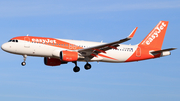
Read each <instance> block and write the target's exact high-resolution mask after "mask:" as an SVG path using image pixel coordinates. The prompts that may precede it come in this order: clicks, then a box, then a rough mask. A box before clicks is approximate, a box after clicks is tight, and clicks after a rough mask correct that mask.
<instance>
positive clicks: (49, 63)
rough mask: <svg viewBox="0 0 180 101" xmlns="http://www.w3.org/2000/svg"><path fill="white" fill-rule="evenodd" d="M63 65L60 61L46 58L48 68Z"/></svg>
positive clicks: (45, 62)
mask: <svg viewBox="0 0 180 101" xmlns="http://www.w3.org/2000/svg"><path fill="white" fill-rule="evenodd" d="M61 63H62V62H61V60H60V59H56V58H48V57H44V64H45V65H47V66H59V65H61Z"/></svg>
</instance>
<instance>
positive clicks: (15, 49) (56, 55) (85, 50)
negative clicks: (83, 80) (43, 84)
mask: <svg viewBox="0 0 180 101" xmlns="http://www.w3.org/2000/svg"><path fill="white" fill-rule="evenodd" d="M168 23H169V22H168V21H160V22H159V23H158V24H157V25H156V26H155V27H154V29H153V30H152V31H151V32H150V33H149V34H148V35H147V36H146V37H145V38H144V39H143V41H141V42H140V43H139V44H137V45H124V44H121V43H123V42H126V41H128V40H130V39H132V38H133V36H134V34H135V32H136V30H137V28H138V27H136V28H135V29H134V30H133V31H132V32H131V33H130V35H129V36H128V37H126V38H124V39H121V40H118V41H114V42H111V43H103V42H90V41H78V40H69V39H57V38H47V37H36V36H28V35H27V36H18V37H14V38H12V39H10V40H9V41H8V42H6V43H4V44H3V45H2V46H1V49H2V50H4V51H6V52H9V53H12V54H18V55H22V56H23V57H24V61H23V62H22V63H21V65H22V66H25V65H26V62H25V61H26V58H27V56H36V57H44V64H45V65H47V66H59V65H61V64H67V63H68V62H72V63H74V64H75V67H74V68H73V71H74V72H79V71H80V68H79V67H78V66H77V61H83V62H86V64H85V65H84V68H85V69H86V70H89V69H90V68H91V64H89V62H94V61H97V62H110V63H123V62H133V61H141V60H146V59H154V58H159V57H163V56H168V55H171V52H170V51H171V50H175V49H176V48H168V49H161V47H162V44H163V40H164V36H165V33H166V29H167V26H168Z"/></svg>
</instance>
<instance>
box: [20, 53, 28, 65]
mask: <svg viewBox="0 0 180 101" xmlns="http://www.w3.org/2000/svg"><path fill="white" fill-rule="evenodd" d="M23 57H24V61H23V62H22V63H21V65H22V66H25V65H26V62H25V61H26V58H27V55H23Z"/></svg>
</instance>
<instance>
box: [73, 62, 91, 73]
mask: <svg viewBox="0 0 180 101" xmlns="http://www.w3.org/2000/svg"><path fill="white" fill-rule="evenodd" d="M73 63H74V64H75V67H74V68H73V71H74V72H79V71H80V68H79V67H78V66H77V61H74V62H73ZM84 68H85V69H86V70H89V69H91V64H89V63H88V62H87V63H86V64H85V65H84Z"/></svg>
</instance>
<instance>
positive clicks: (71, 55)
mask: <svg viewBox="0 0 180 101" xmlns="http://www.w3.org/2000/svg"><path fill="white" fill-rule="evenodd" d="M60 60H61V61H65V62H73V61H77V60H78V52H73V51H61V52H60Z"/></svg>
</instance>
